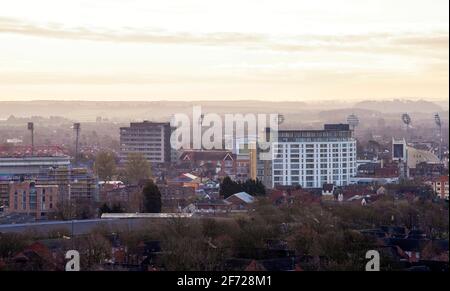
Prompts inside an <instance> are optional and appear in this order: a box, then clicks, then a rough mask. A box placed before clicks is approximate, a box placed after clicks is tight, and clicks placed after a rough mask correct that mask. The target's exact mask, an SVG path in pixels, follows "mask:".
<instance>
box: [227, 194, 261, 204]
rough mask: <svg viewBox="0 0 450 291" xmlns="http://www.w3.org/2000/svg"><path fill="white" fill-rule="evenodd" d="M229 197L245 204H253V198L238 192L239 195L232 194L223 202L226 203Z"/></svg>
mask: <svg viewBox="0 0 450 291" xmlns="http://www.w3.org/2000/svg"><path fill="white" fill-rule="evenodd" d="M231 197H237V198H239V199H240V200H242V201H244V202H245V203H253V202H255V197H253V196H252V195H250V194H248V193H247V192H239V193H236V194H233V195H231V196H230V197H228V198H227V199H225V200H226V201H228V200H229V199H230V198H231Z"/></svg>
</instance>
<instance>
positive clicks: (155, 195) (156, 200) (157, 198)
mask: <svg viewBox="0 0 450 291" xmlns="http://www.w3.org/2000/svg"><path fill="white" fill-rule="evenodd" d="M142 195H143V197H144V210H145V212H149V213H160V212H161V192H159V189H158V186H156V184H155V183H153V180H150V181H148V182H147V183H146V184H145V186H144V189H142Z"/></svg>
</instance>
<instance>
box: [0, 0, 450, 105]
mask: <svg viewBox="0 0 450 291" xmlns="http://www.w3.org/2000/svg"><path fill="white" fill-rule="evenodd" d="M0 7H1V9H0V101H10V100H38V99H39V100H43V99H45V100H121V101H126V100H142V101H155V100H244V99H245V100H251V99H255V100H265V101H312V100H347V101H348V100H363V99H374V100H383V99H393V98H411V99H430V100H443V99H448V96H449V95H448V94H449V76H448V71H449V1H448V0H345V1H343V0H318V1H303V0H227V1H224V0H166V1H161V0H160V1H154V0H95V1H89V0H70V1H69V0H39V1H35V0H14V1H7V0H0Z"/></svg>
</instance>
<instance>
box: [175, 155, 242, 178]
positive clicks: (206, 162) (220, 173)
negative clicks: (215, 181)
mask: <svg viewBox="0 0 450 291" xmlns="http://www.w3.org/2000/svg"><path fill="white" fill-rule="evenodd" d="M180 161H181V163H183V164H187V165H189V167H190V168H191V169H196V170H197V171H198V172H200V174H201V176H202V178H210V179H211V178H224V177H226V176H229V177H230V178H232V179H234V178H235V177H236V168H237V164H236V155H235V154H233V153H232V152H230V151H226V150H189V151H185V152H183V154H181V156H180Z"/></svg>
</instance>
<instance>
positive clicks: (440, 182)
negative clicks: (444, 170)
mask: <svg viewBox="0 0 450 291" xmlns="http://www.w3.org/2000/svg"><path fill="white" fill-rule="evenodd" d="M429 184H430V185H431V188H433V191H434V193H436V195H437V196H438V197H439V198H441V199H447V200H448V198H449V189H448V176H440V177H439V178H436V179H434V180H432V181H431V182H429Z"/></svg>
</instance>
